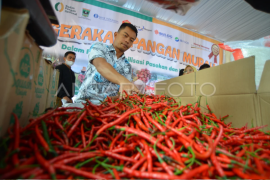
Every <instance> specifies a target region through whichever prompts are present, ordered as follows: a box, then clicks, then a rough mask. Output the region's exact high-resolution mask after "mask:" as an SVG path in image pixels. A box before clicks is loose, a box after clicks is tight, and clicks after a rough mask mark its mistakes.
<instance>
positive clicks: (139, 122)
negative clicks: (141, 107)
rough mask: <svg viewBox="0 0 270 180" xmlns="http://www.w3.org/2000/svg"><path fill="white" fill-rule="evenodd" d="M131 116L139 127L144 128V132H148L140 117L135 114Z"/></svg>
mask: <svg viewBox="0 0 270 180" xmlns="http://www.w3.org/2000/svg"><path fill="white" fill-rule="evenodd" d="M132 117H133V119H134V120H135V121H136V122H137V124H138V125H139V127H140V128H141V129H142V130H144V131H146V132H149V130H148V128H147V127H145V126H144V124H143V123H142V121H141V120H140V118H138V117H137V116H135V115H133V116H132Z"/></svg>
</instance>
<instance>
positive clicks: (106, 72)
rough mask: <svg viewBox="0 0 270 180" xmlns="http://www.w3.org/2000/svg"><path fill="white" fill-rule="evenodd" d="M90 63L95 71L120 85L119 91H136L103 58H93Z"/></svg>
mask: <svg viewBox="0 0 270 180" xmlns="http://www.w3.org/2000/svg"><path fill="white" fill-rule="evenodd" d="M92 64H93V65H94V66H95V67H96V69H97V71H98V72H99V73H100V74H101V75H102V76H103V77H104V78H106V79H107V80H108V81H110V82H112V83H115V84H118V85H120V91H123V90H126V91H127V92H129V91H130V90H133V91H136V92H137V91H138V89H137V88H136V87H135V86H134V85H133V84H132V83H131V82H130V81H129V80H128V79H127V78H126V77H124V76H123V75H121V74H120V73H118V72H117V71H116V70H115V69H114V68H113V67H112V65H110V64H109V63H108V62H107V61H106V59H104V58H100V57H98V58H95V59H93V60H92Z"/></svg>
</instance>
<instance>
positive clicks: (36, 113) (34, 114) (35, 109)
mask: <svg viewBox="0 0 270 180" xmlns="http://www.w3.org/2000/svg"><path fill="white" fill-rule="evenodd" d="M38 112H39V102H38V103H37V104H36V105H35V107H34V110H33V116H37V115H38Z"/></svg>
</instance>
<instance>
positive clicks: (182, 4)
mask: <svg viewBox="0 0 270 180" xmlns="http://www.w3.org/2000/svg"><path fill="white" fill-rule="evenodd" d="M147 1H150V2H152V3H154V4H156V5H157V6H159V7H161V8H163V9H167V10H172V11H174V12H175V13H177V14H180V15H185V14H186V13H187V12H188V10H189V9H190V8H191V7H192V6H195V5H197V4H198V3H199V2H200V0H147Z"/></svg>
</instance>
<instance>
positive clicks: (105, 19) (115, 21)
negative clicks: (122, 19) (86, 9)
mask: <svg viewBox="0 0 270 180" xmlns="http://www.w3.org/2000/svg"><path fill="white" fill-rule="evenodd" d="M94 18H96V19H99V20H101V21H107V22H111V23H115V24H118V23H119V21H117V20H114V19H111V18H107V17H104V16H100V15H98V14H94Z"/></svg>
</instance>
